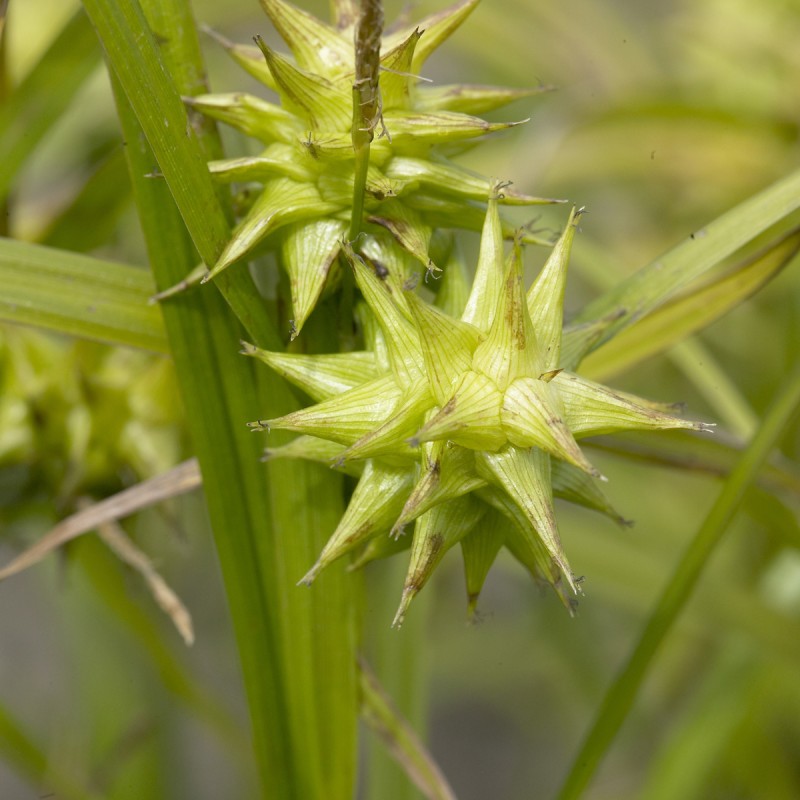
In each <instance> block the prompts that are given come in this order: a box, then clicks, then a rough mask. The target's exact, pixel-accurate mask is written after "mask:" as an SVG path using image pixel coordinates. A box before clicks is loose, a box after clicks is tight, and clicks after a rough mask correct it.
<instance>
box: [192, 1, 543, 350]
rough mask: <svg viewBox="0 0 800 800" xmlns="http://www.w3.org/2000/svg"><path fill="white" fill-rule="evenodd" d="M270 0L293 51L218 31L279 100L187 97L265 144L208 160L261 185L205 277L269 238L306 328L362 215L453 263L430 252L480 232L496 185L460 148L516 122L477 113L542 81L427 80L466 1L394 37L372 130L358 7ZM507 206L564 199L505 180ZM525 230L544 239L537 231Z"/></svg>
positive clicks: (218, 170) (401, 240)
mask: <svg viewBox="0 0 800 800" xmlns="http://www.w3.org/2000/svg"><path fill="white" fill-rule="evenodd" d="M261 4H262V6H263V8H264V10H265V11H266V13H267V15H268V16H269V18H270V20H271V21H272V23H273V25H274V26H275V28H276V29H277V31H278V32H279V33H280V35H281V36H282V37H283V39H284V40H285V42H286V44H287V45H288V47H289V49H290V50H291V54H292V56H293V59H290V58H288V57H286V56H284V55H281V54H280V53H278V52H276V51H275V50H273V49H272V48H270V47H268V46H267V45H266V44H265V43H264V42H263V40H261V39H260V37H257V42H258V46H254V45H250V46H244V45H235V44H232V43H230V42H227V41H225V40H222V39H220V40H221V41H222V42H223V44H224V46H225V47H226V49H227V50H228V52H229V53H230V54H231V56H232V57H233V58H234V59H235V60H236V61H237V62H238V63H239V64H240V65H241V66H242V67H243V68H244V69H245V70H247V71H248V72H249V73H250V74H251V75H253V76H255V77H256V78H257V79H258V80H259V81H260V82H261V83H262V84H264V86H265V87H267V88H268V89H269V90H271V91H272V92H274V93H276V94H277V99H278V101H279V102H277V103H275V102H271V101H268V100H265V99H262V98H261V97H257V96H255V95H252V94H246V93H243V92H236V93H231V94H208V95H202V96H199V97H191V98H186V102H187V104H188V105H189V106H190V107H191V108H192V109H194V110H196V111H199V112H202V113H203V114H205V115H207V116H209V117H213V118H214V119H217V120H220V121H222V122H224V123H227V124H229V125H231V126H233V127H235V128H237V129H238V130H240V131H242V132H244V133H245V134H247V135H248V136H251V137H254V138H255V139H257V140H259V141H260V143H261V145H262V147H263V150H262V151H261V152H260V153H259V154H258V155H257V156H252V157H244V158H233V159H225V160H221V161H214V162H211V164H210V165H209V168H210V170H211V173H212V175H213V176H214V178H215V179H217V180H218V181H222V182H228V183H237V184H245V185H252V184H256V186H257V189H256V191H255V192H254V194H253V197H252V198H251V199H250V200H247V201H245V202H244V210H243V216H242V219H241V221H240V222H239V224H238V226H237V227H236V229H235V231H234V233H233V236H232V238H231V240H230V242H229V244H228V246H227V247H226V248H225V250H224V252H223V253H222V255H221V256H220V258H219V260H218V261H217V263H216V264H212V265H209V267H210V271H208V272H205V270H203V272H204V280H208V279H211V278H213V277H214V276H215V275H217V274H218V273H219V272H221V271H222V270H224V269H226V268H228V267H229V266H231V265H232V264H233V263H234V262H236V261H239V260H240V259H243V258H244V257H246V256H248V255H250V254H252V252H253V251H254V249H255V248H257V247H258V246H263V247H267V248H271V249H273V250H274V251H276V252H278V253H279V261H280V263H281V264H282V265H283V267H284V268H285V270H286V271H287V273H288V276H289V285H290V291H291V301H292V307H293V317H294V319H293V331H292V333H293V336H296V335H297V334H298V333H299V331H300V329H301V328H302V327H303V324H304V322H305V320H306V319H307V317H308V315H309V314H310V313H311V311H312V310H313V309H314V307H315V305H316V303H317V301H318V299H319V297H320V295H321V294H322V292H323V290H324V289H325V287H326V285H327V286H329V287H330V286H335V285H336V281H337V278H338V275H339V265H340V263H341V259H340V258H339V255H340V252H341V241H342V239H343V237H345V234H346V233H348V231H350V232H352V230H353V227H352V225H351V222H352V217H353V216H354V215H357V217H358V219H357V220H356V226H355V227H356V228H357V229H359V230H362V229H363V230H367V231H371V232H375V231H377V230H384V231H388V232H389V234H390V235H391V236H392V237H393V239H394V241H396V242H397V244H398V245H399V246H400V247H401V248H402V249H404V250H405V251H406V252H408V253H410V254H411V256H412V257H413V258H414V259H416V260H417V261H418V262H420V264H421V265H422V267H423V268H424V269H426V270H429V271H438V269H439V268H440V266H442V265H437V264H436V263H435V262H434V260H433V259H432V257H431V254H430V243H431V236H432V233H433V231H434V229H436V228H438V227H446V228H472V229H474V230H480V227H481V224H482V220H483V215H484V213H485V198H486V196H487V194H488V191H489V189H490V186H491V182H490V181H488V180H487V179H484V178H481V177H479V176H476V175H475V174H474V173H472V172H470V171H467V170H465V169H463V168H460V167H458V166H456V165H455V164H454V163H453V162H452V161H450V160H449V158H448V156H449V155H451V154H452V153H453V152H455V151H457V150H458V149H459V148H463V147H464V146H465V144H468V143H470V142H473V141H474V140H476V139H478V138H479V137H482V136H484V135H486V134H488V133H491V132H493V131H499V130H503V129H506V128H509V127H512V126H513V125H516V124H518V123H516V122H492V123H490V122H486V121H484V120H483V119H480V118H479V117H477V116H475V115H476V114H481V113H484V112H486V111H490V110H492V109H496V108H499V107H501V106H503V105H504V104H506V103H509V102H511V101H513V100H516V99H518V98H520V97H524V96H526V95H530V94H532V93H534V92H535V91H538V90H532V91H529V90H514V89H503V88H497V87H488V86H470V85H447V86H435V85H428V84H426V83H425V81H424V79H423V78H422V77H421V72H422V70H423V67H424V65H425V62H426V60H427V59H428V57H429V56H430V55H431V53H432V52H433V51H434V50H435V49H436V48H437V47H438V46H439V45H440V44H441V43H442V42H443V41H445V39H447V37H448V36H450V34H451V33H453V31H454V30H455V29H456V28H457V27H458V26H459V25H460V24H461V23H462V22H463V21H464V19H465V18H466V17H467V16H468V15H469V13H470V12H471V11H472V9H473V8H474V7H475V6H476V5H477V4H478V0H460V2H457V3H456V4H455V5H453V6H452V7H450V8H448V9H446V10H444V11H442V12H439V13H437V14H433V15H431V16H430V17H428V18H426V19H424V20H422V21H421V22H420V23H419V24H418V25H415V26H410V27H409V26H404V27H400V28H399V29H397V30H395V31H394V32H392V33H390V34H387V35H386V36H384V37H383V39H382V41H381V43H380V63H379V65H378V64H377V63H376V64H375V67H376V69H375V72H376V74H377V73H378V67H379V70H380V72H379V78H378V90H379V91H378V93H377V96H376V99H375V103H376V105H375V111H374V114H373V113H370V114H368V115H367V116H368V117H370V118H369V119H367V120H366V123H365V126H366V127H359V125H358V124H355V123H354V113H353V112H354V109H353V105H354V104H353V90H354V82H355V81H356V77H355V76H356V61H357V51H358V46H356V48H355V50H356V55H354V26H355V23H356V19H355V15H354V13H349V12H348V7H349V6H348V4H347V3H340V4H338V8H339V17H338V20H337V24H336V25H328V24H326V23H324V22H322V21H320V20H318V19H317V18H315V17H314V16H312V15H310V14H309V13H307V12H305V11H303V10H301V9H299V8H296V7H295V6H293V5H292V4H290V3H288V2H286V0H261ZM218 38H219V37H218ZM376 57H377V55H376ZM367 128H368V130H367ZM354 133H355V134H356V137H355V138H358V136H359V135H361V136H362V138H366V140H369V141H370V142H371V146H370V149H369V155H368V168H367V169H366V176H365V192H364V197H363V219H362V218H361V217H362V214H361V213H359V212H360V211H361V209H360V208H356V207H355V206H356V205H357V204H356V203H354V182H355V181H354V179H355V176H356V172H357V168H358V150H357V148H355V147H354V135H353V134H354ZM368 143H369V142H368ZM248 196H249V195H248ZM360 202H361V200H360V199H359V200H358V203H359V204H360ZM502 202H504V203H509V204H536V203H548V202H556V201H553V200H547V199H543V198H537V197H530V196H527V195H523V194H520V193H517V192H513V191H510V190H507V191H505V192H504V193H503V197H502ZM505 233H506V234H507V235H511V234H512V229H511V228H510V227H506V229H505ZM350 238H352V236H350ZM524 239H525V241H527V242H538V241H540V240H539V239H537V237H536V236H535V235H534V234H533V233H532V232H530V231H526V232H525V234H524Z"/></svg>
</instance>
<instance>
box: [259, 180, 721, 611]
mask: <svg viewBox="0 0 800 800" xmlns="http://www.w3.org/2000/svg"><path fill="white" fill-rule="evenodd" d="M498 191H499V188H498V187H496V191H495V193H494V195H493V196H492V197H491V199H490V200H489V203H488V212H487V215H486V220H485V224H484V231H483V238H482V244H481V250H480V255H479V262H478V268H477V272H476V275H475V280H474V283H473V285H472V290H471V293H470V294H469V296H468V297H467V299H466V302H465V304H464V307H463V310H462V311H461V313H460V317H455V316H453V315H451V314H449V313H447V312H446V311H444V310H443V309H441V308H437V307H436V306H433V305H429V304H426V303H424V302H423V301H422V300H421V299H420V297H419V296H417V295H416V294H415V293H414V292H413V291H412V290H408V289H404V288H403V285H402V283H401V282H399V281H398V279H397V276H396V275H393V274H392V269H391V268H387V266H386V264H385V263H383V262H381V264H380V268H379V269H376V267H377V266H378V265H377V264H376V263H375V262H374V261H372V260H371V259H370V257H369V256H368V255H366V254H365V255H358V254H356V253H355V252H354V251H353V250H352V249H351V248H350V247H349V245H347V244H344V245H343V250H344V253H345V255H346V257H347V260H348V261H349V263H350V265H351V267H352V269H353V271H354V274H355V280H356V283H357V285H358V287H359V289H360V291H361V293H362V295H363V297H364V300H365V302H366V304H367V306H368V308H369V310H370V312H371V314H372V317H373V319H374V322H375V323H376V324H374V325H370V326H367V328H366V329H367V330H368V331H371V335H370V336H368V338H369V339H371V340H370V341H368V345H369V349H368V350H365V351H363V352H356V353H349V354H336V355H314V356H311V355H300V354H294V355H293V354H285V353H269V352H265V351H261V350H258V349H257V348H253V347H249V346H248V347H246V349H245V352H246V353H247V354H249V355H253V356H256V357H258V358H260V359H262V360H263V361H264V362H266V363H267V364H269V365H270V366H271V367H272V368H273V369H275V370H276V371H278V372H280V373H281V374H282V375H283V376H284V377H286V378H287V379H288V380H290V381H291V382H293V383H294V384H296V385H297V386H299V387H300V388H301V389H303V390H304V391H305V392H307V393H308V394H309V395H310V396H311V397H312V398H314V399H315V400H317V403H316V405H313V406H311V407H309V408H306V409H302V410H300V411H296V412H293V413H291V414H288V415H286V416H284V417H280V418H278V419H272V420H268V421H262V422H257V423H252V425H253V427H254V428H256V429H268V428H282V429H285V430H291V431H296V432H298V433H301V434H303V436H301V437H300V439H298V440H296V441H295V442H293V443H291V444H290V445H287V446H285V447H284V448H278V449H277V450H273V451H270V457H272V458H276V457H282V456H285V457H298V456H300V457H307V458H313V459H316V460H324V459H329V460H333V462H334V463H336V464H338V465H340V466H344V467H345V468H347V469H348V470H349V469H350V468H351V466H355V465H356V464H363V465H364V466H363V468H362V470H361V473H360V478H359V483H358V486H357V487H356V490H355V492H354V494H353V497H352V500H351V502H350V505H349V507H348V509H347V512H346V514H345V515H344V517H343V519H342V521H341V523H340V524H339V526H338V528H337V529H336V531H335V532H334V533H333V535H332V536H331V538H330V540H329V541H328V543H327V545H326V546H325V548H324V550H323V552H322V554H321V555H320V557H319V559H318V561H317V563H316V564H315V565H314V566H313V568H312V569H311V571H310V572H309V573H308V575H306V576H305V578H304V579H303V581H304V582H306V583H310V582H311V581H312V580H313V579H314V578H315V577H316V575H317V574H318V573H319V571H320V570H322V569H323V568H324V567H325V566H327V565H328V564H330V563H331V562H332V561H334V560H336V559H338V558H340V557H341V556H343V555H345V554H347V553H352V552H354V551H358V550H360V549H362V546H363V545H367V548H366V550H364V551H363V552H362V553H361V555H360V556H359V563H364V562H365V561H368V560H371V559H372V558H375V557H380V556H381V555H384V554H388V553H389V552H392V551H396V550H397V549H398V545H397V544H395V543H394V542H393V540H394V539H397V538H398V537H401V536H402V535H403V534H404V532H405V530H406V529H407V528H410V526H411V525H412V523H413V536H410V537H409V536H404V537H402V538H404V539H406V540H408V539H410V540H411V542H410V545H411V560H410V565H409V570H408V575H407V578H406V582H405V586H404V589H403V596H402V601H401V604H400V609H399V610H398V614H397V617H396V619H395V624H400V623H401V622H402V620H403V617H404V615H405V613H406V610H407V608H408V605H409V603H410V602H411V600H412V599H413V597H414V596H415V595H416V593H417V592H418V591H419V590H420V589H421V588H422V586H423V585H424V584H425V582H426V581H427V579H428V578H429V576H430V575H431V573H432V572H433V570H434V568H435V567H436V565H437V564H438V563H439V561H440V560H441V558H442V556H443V555H444V553H445V552H446V551H447V550H448V549H449V548H451V547H452V546H453V545H454V544H456V543H457V542H461V543H462V552H463V555H464V563H465V571H466V579H467V592H468V596H469V605H470V609H471V610H474V608H475V604H476V602H477V598H478V595H479V593H480V589H481V586H482V585H483V581H484V579H485V577H486V574H487V572H488V570H489V567H490V566H491V563H492V562H493V561H494V558H495V557H496V555H497V553H498V551H499V550H500V548H501V547H504V546H505V547H507V548H508V549H509V550H510V551H511V553H512V554H513V555H514V556H515V558H517V559H518V560H519V561H520V562H521V563H522V564H523V565H524V566H525V567H526V568H527V569H528V570H529V571H530V572H531V573H532V574H533V575H534V577H536V578H537V579H540V580H543V581H545V582H546V583H549V584H550V585H552V586H553V587H554V588H555V589H556V591H557V592H558V594H559V596H560V597H561V598H562V600H563V601H564V603H565V604H566V605H567V606H568V607H571V605H572V600H571V598H570V597H569V596H568V594H567V592H566V591H565V589H566V588H568V589H570V590H571V591H572V592H573V593H577V589H578V587H577V582H576V580H575V578H574V576H573V574H572V570H571V569H570V566H569V563H568V561H567V558H566V555H565V553H564V550H563V548H562V545H561V540H560V538H559V535H558V528H557V526H556V519H555V511H554V508H553V496H554V495H555V496H560V497H563V498H565V499H567V500H569V501H571V502H576V503H580V504H582V505H584V506H586V507H588V508H591V509H594V510H596V511H599V512H601V513H604V514H607V515H609V516H611V517H612V518H613V519H615V520H616V521H618V522H624V520H623V519H622V518H621V517H620V516H619V514H617V513H616V512H615V511H614V510H613V509H612V508H611V506H610V505H609V503H608V501H607V500H606V499H605V497H604V496H603V494H602V492H601V491H600V490H599V488H598V486H597V483H596V478H598V477H600V475H599V473H598V472H597V470H596V469H595V468H594V467H593V466H592V465H591V464H590V463H589V461H588V460H587V459H586V457H585V455H584V454H583V452H582V451H581V449H580V447H579V445H578V443H577V440H578V439H580V438H583V437H586V436H592V435H595V434H600V433H610V432H616V431H623V430H633V429H653V430H657V429H665V428H687V429H690V430H705V429H707V427H708V426H706V425H704V424H703V423H698V422H691V421H686V420H683V419H679V418H677V417H675V416H673V415H672V414H670V413H669V411H668V410H667V408H665V407H664V406H662V405H660V404H656V403H650V402H648V401H645V400H641V399H639V398H636V397H633V396H631V395H628V394H623V393H619V392H615V391H613V390H611V389H609V388H607V387H605V386H601V385H599V384H597V383H594V382H592V381H588V380H586V379H585V378H582V377H580V376H579V375H577V374H576V373H574V372H572V371H569V370H566V369H563V368H562V365H563V364H564V363H565V362H564V361H563V360H562V359H563V357H564V355H563V354H564V352H565V351H566V350H567V349H569V348H565V347H564V345H565V343H567V337H565V336H563V334H562V331H563V327H562V323H563V321H562V310H563V303H564V283H565V278H566V270H567V262H568V259H569V253H570V249H571V245H572V240H573V237H574V234H575V228H576V224H577V221H578V217H579V215H580V212H577V211H573V212H572V214H571V215H570V218H569V224H568V225H567V228H566V230H565V231H564V233H563V235H562V236H561V238H560V240H559V242H558V243H557V245H556V246H555V248H554V249H553V251H552V253H551V255H550V257H549V258H548V259H547V262H546V263H545V265H544V267H543V268H542V271H541V273H540V274H539V276H538V278H537V279H536V281H535V282H534V284H533V285H532V286H531V287H530V289H529V290H528V291H527V293H526V292H525V291H524V288H523V283H522V280H523V279H522V256H521V248H520V245H519V242H517V243H515V246H514V248H513V251H512V252H511V254H510V256H509V257H508V258H505V256H504V252H503V243H502V238H501V235H500V219H499V215H498V197H497V193H498ZM375 246H376V245H375V242H367V244H366V245H365V247H364V251H365V253H369V252H374V251H375ZM460 280H463V278H462V277H461V273H460V272H459V270H458V269H457V268H453V267H448V269H447V270H446V271H445V275H444V277H443V278H442V281H443V283H445V284H446V283H447V282H448V281H449V282H458V281H460ZM441 292H442V295H445V296H458V295H459V294H461V295H462V296H463V293H460V292H458V291H450V290H449V289H448V288H447V286H446V285H445V286H443V287H442V289H441ZM576 331H577V335H578V337H579V338H580V340H581V341H591V339H592V336H593V332H592V330H591V329H590V330H588V331H587V329H585V328H582V329H576ZM320 439H324V440H327V441H328V442H329V443H331V442H333V443H337V444H338V445H339V449H338V450H336V451H335V452H334V451H332V449H331V445H330V444H328V445H327V449H325V448H324V447H321V446H320V444H319V440H320ZM389 534H391V536H390V535H389Z"/></svg>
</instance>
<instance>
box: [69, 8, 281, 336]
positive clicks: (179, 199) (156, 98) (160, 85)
mask: <svg viewBox="0 0 800 800" xmlns="http://www.w3.org/2000/svg"><path fill="white" fill-rule="evenodd" d="M83 5H84V8H85V9H86V12H87V14H88V15H89V18H90V19H91V21H92V24H93V25H94V27H95V29H96V31H97V35H98V36H99V38H100V41H101V43H102V44H103V48H104V49H105V51H106V57H107V59H108V62H109V64H110V66H111V69H112V70H113V72H114V74H115V75H116V77H117V79H118V80H119V82H120V85H121V86H122V89H123V91H124V92H125V95H126V97H127V99H128V102H129V103H130V105H131V107H132V108H133V111H134V114H135V116H136V118H137V120H138V121H139V124H140V125H141V129H142V130H143V131H144V134H145V136H146V138H147V141H148V143H149V145H150V147H151V148H152V152H153V155H154V156H155V161H156V162H157V164H158V167H159V169H160V170H161V173H162V174H163V175H164V179H165V180H166V182H167V185H168V186H169V189H170V192H171V193H172V196H173V198H174V199H175V204H176V205H177V207H178V209H179V211H180V214H181V216H182V217H183V220H184V222H185V224H186V228H187V230H188V231H189V235H190V236H191V238H192V241H193V242H194V245H195V247H196V248H197V252H198V253H199V254H200V260H202V261H203V262H204V263H205V264H207V265H213V264H214V263H216V261H217V258H218V257H219V255H220V253H221V252H222V250H223V248H224V246H225V244H226V243H227V241H228V236H229V226H228V222H227V219H226V216H225V213H224V211H223V209H222V207H221V205H220V202H219V198H218V196H217V194H216V191H215V187H214V185H213V184H212V182H211V177H210V174H209V171H208V168H207V166H206V159H205V154H204V151H203V146H202V143H201V140H200V139H199V138H198V135H197V132H196V131H195V127H194V125H193V124H192V121H191V120H190V119H189V117H188V116H187V113H186V109H185V107H184V105H183V102H182V101H181V98H180V94H179V92H178V90H177V89H176V87H175V84H174V83H173V81H172V80H171V79H170V77H169V70H167V69H166V68H165V66H164V64H163V61H162V58H161V54H160V48H159V45H158V44H157V43H156V40H155V37H154V35H153V32H152V30H151V28H150V26H149V25H148V23H147V20H146V19H145V16H144V14H143V12H142V8H141V7H140V5H139V4H138V3H137V2H135V0H83ZM154 7H155V4H154ZM154 22H157V20H154ZM189 22H190V24H191V18H189ZM191 29H192V30H193V25H192V28H191ZM180 30H182V29H181V28H172V29H169V30H168V36H167V39H166V42H165V44H167V43H173V40H175V39H177V40H178V46H180V42H181V41H182V37H180V36H178V35H177V34H176V31H180ZM184 30H185V29H184ZM201 74H202V72H199V73H198V72H196V71H195V73H194V77H193V80H196V79H197V77H198V75H201ZM187 75H188V73H187ZM182 88H183V87H182ZM192 88H193V87H192V86H187V87H186V91H189V90H191V89H192ZM194 88H195V90H196V84H195V86H194ZM201 130H202V129H201ZM140 168H141V169H143V170H144V172H143V173H142V175H144V174H147V173H150V172H151V171H152V168H153V162H152V160H151V162H150V163H149V164H142V165H141V167H140ZM194 266H195V264H192V265H191V266H190V267H189V268H188V269H186V270H185V271H184V272H183V274H181V275H179V276H177V277H176V279H175V280H174V281H173V284H172V285H174V284H176V283H178V282H180V281H181V280H182V279H183V278H185V277H186V275H188V273H189V272H190V271H191V269H193V268H194ZM215 283H216V284H217V286H218V287H219V289H220V290H221V291H222V293H223V294H224V296H225V298H226V300H227V301H228V303H229V304H230V305H231V307H232V308H233V309H234V312H235V313H236V315H237V316H238V317H239V319H240V320H241V321H242V324H243V325H244V326H245V328H246V329H247V331H248V333H249V335H250V336H251V337H252V339H253V340H254V341H255V342H256V344H258V345H260V346H262V347H272V348H274V347H276V346H280V342H279V340H278V338H277V337H276V334H275V330H274V327H273V326H272V324H271V322H270V320H269V318H268V317H267V316H266V315H265V314H264V313H263V306H262V303H261V301H260V299H259V297H258V293H257V291H256V290H255V287H254V285H253V282H252V279H251V278H250V275H249V273H248V272H247V270H246V269H244V268H239V269H231V270H226V271H225V273H223V275H220V277H219V278H218V279H217V280H216V281H215ZM167 288H169V287H168V286H163V287H161V289H162V290H164V289H167Z"/></svg>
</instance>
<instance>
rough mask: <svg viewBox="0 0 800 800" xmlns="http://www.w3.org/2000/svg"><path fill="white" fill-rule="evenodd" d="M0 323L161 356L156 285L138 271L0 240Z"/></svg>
mask: <svg viewBox="0 0 800 800" xmlns="http://www.w3.org/2000/svg"><path fill="white" fill-rule="evenodd" d="M0 287H2V289H1V290H0V319H2V320H5V321H8V322H16V323H22V324H24V325H36V326H38V327H42V328H47V329H49V330H52V331H57V332H58V333H66V334H69V335H71V336H81V337H83V338H86V339H95V340H98V341H101V342H109V343H111V344H121V345H126V346H128V347H141V348H144V349H146V350H154V351H156V352H159V353H163V352H166V350H167V343H166V337H165V333H164V325H163V321H162V318H161V311H160V309H159V308H157V307H156V306H152V305H149V304H148V301H149V298H150V297H152V295H153V292H154V291H155V287H154V285H153V279H152V278H151V276H150V274H149V273H148V272H147V271H146V270H143V269H137V268H136V267H129V266H126V265H125V264H117V263H114V262H111V261H101V260H99V259H96V258H90V257H89V256H84V255H78V254H77V253H68V252H66V251H63V250H54V249H51V248H49V247H42V246H41V245H36V244H29V243H27V242H19V241H14V240H13V239H0Z"/></svg>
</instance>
